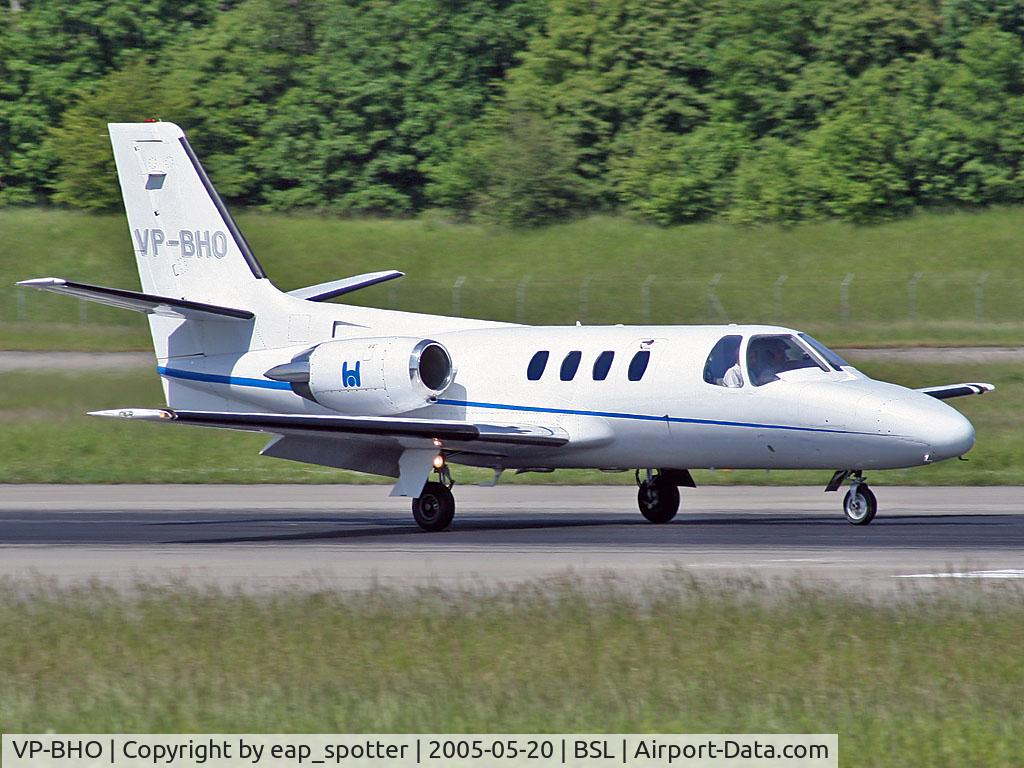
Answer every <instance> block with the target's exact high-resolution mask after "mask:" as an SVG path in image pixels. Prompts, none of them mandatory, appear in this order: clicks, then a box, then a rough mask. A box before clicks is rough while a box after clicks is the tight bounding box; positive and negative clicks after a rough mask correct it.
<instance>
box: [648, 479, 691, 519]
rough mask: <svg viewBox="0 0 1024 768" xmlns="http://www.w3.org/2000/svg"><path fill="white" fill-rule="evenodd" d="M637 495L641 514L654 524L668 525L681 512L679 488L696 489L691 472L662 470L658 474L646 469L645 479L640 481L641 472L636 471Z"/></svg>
mask: <svg viewBox="0 0 1024 768" xmlns="http://www.w3.org/2000/svg"><path fill="white" fill-rule="evenodd" d="M636 484H637V494H636V503H637V506H638V507H640V514H641V515H643V516H644V517H645V518H647V519H648V520H649V521H650V522H652V523H667V522H668V521H669V520H671V519H672V518H673V517H675V516H676V513H677V512H678V511H679V486H680V485H685V486H687V487H688V488H696V487H697V484H696V483H694V482H693V477H692V476H691V475H690V472H689V470H685V469H662V470H658V474H654V470H652V469H645V470H644V479H643V480H641V479H640V470H639V469H638V470H637V471H636Z"/></svg>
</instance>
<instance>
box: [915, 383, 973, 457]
mask: <svg viewBox="0 0 1024 768" xmlns="http://www.w3.org/2000/svg"><path fill="white" fill-rule="evenodd" d="M926 397H927V395H926ZM930 399H931V398H930ZM936 406H937V407H936ZM917 421H918V425H917V430H916V431H917V434H918V435H920V436H921V438H922V441H923V442H924V443H926V444H927V445H928V446H929V449H930V454H931V455H930V456H929V458H930V459H931V461H941V460H943V459H951V458H953V457H954V456H962V455H963V454H965V453H967V452H968V451H969V450H971V448H973V447H974V425H973V424H971V422H970V421H968V420H967V418H966V417H965V416H964V415H963V414H962V413H960V412H959V411H958V410H956V409H955V408H951V407H950V406H948V405H946V404H945V403H942V402H939V401H937V400H934V399H932V402H931V403H922V407H921V409H920V411H919V412H918V415H917Z"/></svg>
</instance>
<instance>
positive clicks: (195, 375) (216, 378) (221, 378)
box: [156, 366, 862, 435]
mask: <svg viewBox="0 0 1024 768" xmlns="http://www.w3.org/2000/svg"><path fill="white" fill-rule="evenodd" d="M156 370H157V373H159V374H160V375H161V376H169V377H171V378H174V379H186V380H188V381H201V382H205V383H210V384H231V385H233V386H236V387H257V388H259V389H280V390H291V384H289V383H288V382H285V381H270V380H268V379H248V378H244V377H241V376H226V375H224V374H219V373H199V372H197V371H182V370H178V369H176V368H165V367H163V366H157V369H156ZM437 404H438V405H453V406H457V407H461V408H487V409H490V410H496V411H520V412H524V413H553V414H560V415H565V416H600V417H602V418H605V419H629V420H631V421H661V422H665V423H671V424H703V425H708V426H715V427H744V428H747V429H781V430H785V431H789V432H824V433H828V434H839V435H848V434H862V433H858V432H847V431H846V430H842V429H822V428H820V427H794V426H790V425H786V424H757V423H755V422H748V421H721V420H718V419H690V418H684V417H682V416H668V415H666V416H654V415H652V414H648V413H623V412H620V411H584V410H579V409H576V408H547V407H543V406H538V405H511V404H508V403H484V402H479V401H474V400H449V399H447V398H441V399H438V401H437Z"/></svg>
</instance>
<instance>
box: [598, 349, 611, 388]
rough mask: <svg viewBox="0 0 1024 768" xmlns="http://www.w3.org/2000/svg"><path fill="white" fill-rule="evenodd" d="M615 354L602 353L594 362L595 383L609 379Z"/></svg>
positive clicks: (609, 352)
mask: <svg viewBox="0 0 1024 768" xmlns="http://www.w3.org/2000/svg"><path fill="white" fill-rule="evenodd" d="M614 359H615V353H614V352H611V351H606V352H602V353H601V354H600V355H598V356H597V360H595V361H594V381H604V380H605V379H607V378H608V371H610V370H611V367H612V360H614Z"/></svg>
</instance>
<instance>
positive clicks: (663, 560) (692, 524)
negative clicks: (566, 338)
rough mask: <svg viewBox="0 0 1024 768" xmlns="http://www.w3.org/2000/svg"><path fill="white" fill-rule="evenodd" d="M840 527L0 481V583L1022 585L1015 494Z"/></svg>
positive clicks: (571, 496)
mask: <svg viewBox="0 0 1024 768" xmlns="http://www.w3.org/2000/svg"><path fill="white" fill-rule="evenodd" d="M875 490H876V493H877V495H878V498H879V505H880V512H879V515H878V517H877V518H876V520H875V522H874V523H873V524H872V525H870V526H866V527H856V526H852V525H849V524H848V523H846V522H845V520H844V518H843V517H842V514H841V511H840V503H841V499H842V496H841V494H825V493H823V492H822V489H821V488H761V487H728V488H722V487H707V488H699V489H696V490H688V489H684V495H683V510H682V511H681V512H680V514H679V516H678V517H677V518H676V520H675V521H674V522H672V523H670V524H668V525H652V524H650V523H647V522H646V521H644V520H643V519H642V518H641V517H640V514H639V512H637V511H636V506H635V493H636V492H635V489H633V488H631V487H628V486H611V487H597V486H588V487H572V486H505V487H497V488H477V487H470V486H459V487H457V488H456V498H457V499H458V504H459V510H458V513H457V515H456V520H455V524H454V526H453V528H452V530H450V531H448V532H445V533H440V534H428V533H423V532H421V531H420V530H419V529H418V528H417V527H416V526H415V524H414V523H413V521H412V518H411V514H410V512H409V501H408V500H407V499H388V498H387V493H388V489H387V487H386V486H340V485H330V486H253V485H247V486H175V485H170V486H160V485H152V486H0V576H11V577H16V578H23V577H32V576H43V577H47V578H53V579H56V580H57V581H59V582H61V583H66V582H78V581H83V580H92V579H96V580H99V581H101V582H104V583H111V584H115V585H124V586H132V585H133V584H136V583H138V582H140V581H145V582H160V583H163V582H169V581H173V580H184V581H187V582H191V583H194V584H201V585H207V584H214V585H218V586H225V587H239V588H242V589H245V590H256V591H260V590H266V589H275V588H279V587H287V586H297V587H322V586H329V587H340V588H363V587H369V586H372V585H374V584H384V585H388V586H397V587H418V586H428V587H435V586H445V587H474V586H481V585H483V586H493V585H497V584H503V583H516V582H521V581H524V580H531V579H536V578H554V577H559V576H563V575H565V574H567V573H572V574H574V575H575V576H577V577H580V578H584V579H588V578H592V577H606V576H614V577H617V578H621V579H625V580H631V581H636V580H640V581H642V580H644V579H648V578H654V577H657V576H658V575H659V574H662V573H663V572H665V571H667V570H680V571H683V572H686V573H689V574H692V575H694V576H696V577H699V578H718V577H723V576H726V577H733V576H744V577H746V576H754V577H756V578H758V579H764V580H768V581H774V580H792V579H793V578H799V579H800V580H803V581H811V582H815V583H820V584H827V585H838V586H841V587H844V588H850V589H857V590H859V589H862V588H868V589H870V590H875V591H878V590H881V591H885V590H893V589H898V585H906V584H908V583H912V584H915V585H921V586H927V587H929V588H935V587H937V586H939V585H948V584H952V583H963V582H964V580H971V581H975V580H977V581H980V580H1000V581H1002V580H1006V579H1017V578H1024V504H1022V502H1021V495H1022V491H1024V489H1021V488H886V487H877V488H876V489H875Z"/></svg>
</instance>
